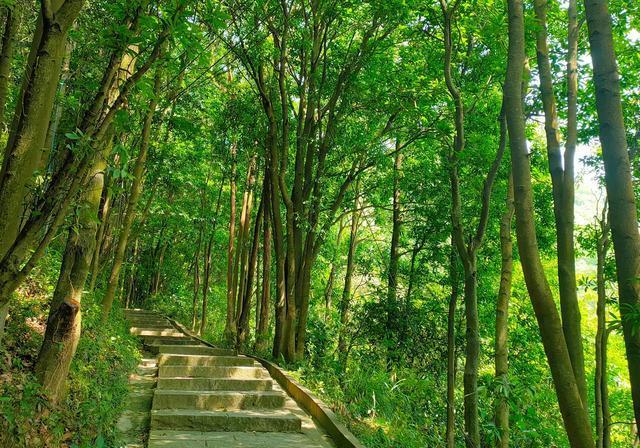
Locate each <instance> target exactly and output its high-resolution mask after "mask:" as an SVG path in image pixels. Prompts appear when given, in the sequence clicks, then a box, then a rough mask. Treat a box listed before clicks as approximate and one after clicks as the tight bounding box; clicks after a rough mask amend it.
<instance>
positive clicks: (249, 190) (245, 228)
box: [233, 156, 256, 343]
mask: <svg viewBox="0 0 640 448" xmlns="http://www.w3.org/2000/svg"><path fill="white" fill-rule="evenodd" d="M255 165H256V156H253V157H252V158H251V161H250V162H249V168H248V170H247V181H246V183H245V187H244V193H243V195H242V211H241V213H240V228H239V229H238V244H237V250H236V263H235V269H234V288H233V289H234V292H235V295H236V314H235V320H234V328H233V331H234V337H235V338H237V332H236V331H237V326H238V321H239V320H240V315H241V314H242V306H243V305H244V302H243V294H244V289H245V285H246V282H247V272H248V269H247V262H248V259H249V229H250V227H251V210H252V208H253V187H254V184H255V181H256V174H255V171H256V167H255ZM233 342H234V343H235V342H236V340H235V339H234V341H233Z"/></svg>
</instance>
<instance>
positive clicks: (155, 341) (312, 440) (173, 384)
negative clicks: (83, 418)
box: [119, 310, 334, 448]
mask: <svg viewBox="0 0 640 448" xmlns="http://www.w3.org/2000/svg"><path fill="white" fill-rule="evenodd" d="M126 315H127V319H128V320H129V322H130V323H131V330H130V331H131V333H132V334H134V335H137V336H140V337H141V338H142V339H143V341H144V344H145V349H146V350H147V351H148V352H149V353H150V354H151V356H154V357H155V358H145V360H144V361H143V365H142V367H140V368H139V370H140V369H142V371H141V372H142V373H144V374H146V375H147V376H146V377H144V378H135V377H134V376H132V380H133V382H134V383H135V381H136V379H139V380H140V381H139V382H141V383H144V385H145V386H146V387H145V388H144V389H141V388H140V387H139V386H140V385H139V384H138V385H137V386H136V387H133V388H132V391H131V394H130V404H129V407H131V408H133V409H131V410H130V411H129V410H128V411H127V412H125V414H123V418H121V421H120V422H119V428H121V430H122V429H127V426H128V427H129V428H128V431H129V433H130V434H134V435H135V436H131V439H132V443H131V444H130V445H127V446H129V447H131V448H133V447H138V446H144V445H141V444H140V443H144V440H145V439H146V441H147V443H148V445H147V446H148V447H149V448H187V447H189V448H204V447H222V448H235V447H238V448H240V447H242V448H291V447H305V448H329V447H333V446H334V445H333V444H332V443H331V441H330V439H329V437H328V436H327V435H326V434H324V433H323V432H322V431H321V430H320V429H319V428H318V427H317V426H316V425H315V423H314V422H313V420H312V419H311V418H310V417H309V416H308V415H307V414H305V413H304V412H303V411H302V410H301V409H300V408H299V407H298V406H297V404H296V403H295V402H294V401H293V400H292V399H291V398H290V397H289V396H288V395H287V394H286V393H285V392H283V390H282V389H281V388H280V387H279V385H278V384H277V382H276V381H274V380H273V379H272V378H271V377H270V376H269V373H268V372H267V371H266V369H264V368H263V367H262V366H261V365H260V364H259V363H258V362H256V361H254V360H253V359H252V358H249V357H246V356H238V355H237V354H236V353H235V352H234V351H232V350H226V349H218V348H211V347H208V346H206V345H204V344H202V343H200V342H199V341H197V340H194V339H192V338H190V337H188V336H187V335H185V334H184V333H182V332H181V331H179V330H178V329H177V328H175V327H174V326H173V325H172V324H171V322H169V320H167V319H165V318H164V317H162V316H160V315H159V314H157V313H154V312H151V311H145V310H127V311H126ZM136 375H139V372H136ZM156 375H157V376H156ZM151 394H152V395H151ZM138 396H139V398H138ZM149 428H150V431H149V433H148V438H146V437H141V434H142V433H144V432H146V430H147V429H149ZM140 440H143V441H142V442H140Z"/></svg>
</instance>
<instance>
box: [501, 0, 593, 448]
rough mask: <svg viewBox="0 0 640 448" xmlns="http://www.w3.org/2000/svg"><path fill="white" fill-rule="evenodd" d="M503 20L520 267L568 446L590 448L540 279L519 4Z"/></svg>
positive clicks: (556, 320)
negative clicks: (505, 21) (506, 36)
mask: <svg viewBox="0 0 640 448" xmlns="http://www.w3.org/2000/svg"><path fill="white" fill-rule="evenodd" d="M508 17H509V20H508V23H509V51H508V59H507V75H506V81H505V87H504V96H505V110H506V116H507V123H508V129H509V141H510V146H511V162H512V169H513V185H514V204H515V205H514V206H515V215H516V234H517V237H518V249H519V255H520V263H521V264H522V270H523V272H524V277H525V282H526V284H527V289H528V291H529V296H530V298H531V302H532V304H533V308H534V311H535V313H536V318H537V320H538V326H539V327H540V334H541V336H542V342H543V345H544V348H545V352H546V354H547V359H548V361H549V367H550V368H551V374H552V376H553V380H554V385H555V388H556V394H557V396H558V403H559V405H560V412H561V413H562V417H563V420H564V424H565V429H566V431H567V435H568V437H569V442H570V444H571V446H572V447H573V448H594V447H595V444H594V443H593V437H592V435H591V425H590V422H589V416H588V413H587V411H586V409H585V408H584V406H583V404H582V400H581V398H580V391H579V389H578V385H577V382H576V379H575V376H574V373H573V368H572V366H571V359H570V357H569V351H568V349H567V344H566V341H565V340H564V334H563V332H562V324H561V322H560V316H559V315H558V310H557V309H556V305H555V302H554V300H553V294H552V292H551V288H550V287H549V284H548V282H547V278H546V276H545V274H544V269H543V267H542V263H541V261H540V254H539V251H538V244H537V239H536V231H535V221H534V214H533V189H532V186H531V171H530V164H529V154H528V151H527V141H526V135H525V125H524V112H523V106H522V80H523V72H524V68H525V42H524V11H523V5H522V0H508Z"/></svg>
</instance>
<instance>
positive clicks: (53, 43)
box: [0, 0, 84, 340]
mask: <svg viewBox="0 0 640 448" xmlns="http://www.w3.org/2000/svg"><path fill="white" fill-rule="evenodd" d="M83 3H84V2H83V0H64V1H63V0H54V1H52V2H48V3H46V4H45V3H43V7H44V8H45V9H44V10H41V12H40V16H39V19H38V25H37V27H36V31H35V34H34V37H33V41H32V44H31V51H30V53H29V56H28V59H27V66H26V69H25V75H24V78H23V83H22V87H21V90H20V93H19V94H18V100H17V101H16V108H15V113H14V118H13V122H12V124H11V129H10V133H9V138H8V141H7V145H6V147H5V150H4V154H3V155H4V160H3V163H2V169H1V170H0V259H3V262H4V258H5V257H6V256H7V255H9V254H8V251H9V249H10V248H11V246H12V245H14V242H15V240H16V238H17V237H18V232H19V229H20V222H21V217H22V212H23V210H24V209H25V207H26V203H25V202H26V200H27V197H28V195H29V191H28V185H29V183H30V182H31V179H32V176H33V173H34V171H35V170H36V168H37V167H38V165H39V163H40V158H41V156H42V150H43V148H44V140H45V138H46V133H47V129H48V125H49V117H50V116H51V110H52V109H53V102H54V99H55V92H56V87H57V84H58V79H59V78H60V68H61V65H62V59H63V57H64V49H65V44H66V40H67V32H68V31H69V28H70V27H71V25H72V24H73V22H74V21H75V19H76V18H77V16H78V14H79V13H80V9H81V8H82V5H83ZM59 221H61V220H59ZM50 237H52V235H51V236H50ZM42 252H43V250H42ZM8 275H11V274H8ZM3 282H4V280H3ZM6 283H9V284H11V283H15V281H13V282H11V281H9V282H6ZM3 289H10V290H13V289H15V288H14V287H13V286H9V287H7V288H3ZM11 292H12V291H7V292H3V293H2V294H0V310H4V309H6V307H7V303H8V301H9V300H10V296H11ZM2 314H3V313H0V329H3V328H4V317H3V315H2ZM1 338H2V333H0V340H1Z"/></svg>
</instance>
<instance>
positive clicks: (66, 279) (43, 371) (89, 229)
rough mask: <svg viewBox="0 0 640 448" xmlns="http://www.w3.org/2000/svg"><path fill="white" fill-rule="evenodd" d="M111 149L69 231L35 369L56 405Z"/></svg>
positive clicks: (75, 332) (72, 347)
mask: <svg viewBox="0 0 640 448" xmlns="http://www.w3.org/2000/svg"><path fill="white" fill-rule="evenodd" d="M110 149H111V145H107V146H106V150H104V151H103V152H102V153H100V154H98V155H97V156H96V161H95V163H94V166H93V169H92V173H91V176H90V182H89V184H88V185H87V187H86V189H85V190H84V191H83V195H82V200H81V205H80V206H79V208H78V210H79V213H78V222H77V223H76V225H75V226H74V228H73V229H70V230H69V237H68V239H67V246H66V248H65V252H64V257H63V261H62V268H61V270H60V276H59V277H58V284H57V285H56V289H55V291H54V293H53V300H52V302H51V308H50V311H49V318H48V319H47V329H46V332H45V336H44V340H43V342H42V346H41V348H40V353H39V354H38V359H37V361H36V365H35V372H36V376H37V377H38V381H40V383H41V384H42V386H43V389H44V390H45V391H46V392H47V394H48V396H49V398H50V399H51V401H53V402H54V403H55V402H58V401H60V400H61V399H62V398H63V396H64V394H65V384H66V380H67V375H68V373H69V366H70V365H71V360H72V359H73V356H74V354H75V351H76V347H77V346H78V340H79V339H80V328H81V311H80V302H81V300H82V293H83V291H84V284H85V282H86V280H87V276H88V274H89V267H90V264H91V255H92V254H93V250H94V246H95V242H96V231H97V227H98V225H97V219H96V218H97V212H98V206H99V204H100V196H101V194H102V187H103V182H104V171H105V169H106V167H107V158H108V156H109V154H108V152H109V151H110Z"/></svg>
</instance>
